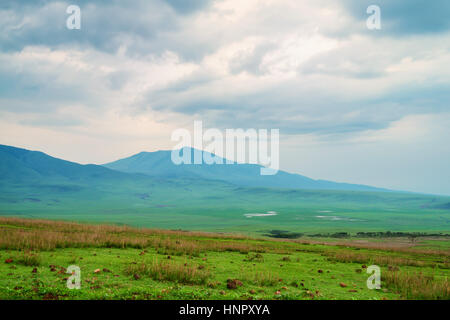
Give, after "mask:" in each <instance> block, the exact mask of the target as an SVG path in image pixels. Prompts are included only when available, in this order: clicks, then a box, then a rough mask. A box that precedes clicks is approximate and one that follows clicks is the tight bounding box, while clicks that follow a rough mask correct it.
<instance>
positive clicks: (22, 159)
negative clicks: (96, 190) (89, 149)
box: [0, 145, 126, 182]
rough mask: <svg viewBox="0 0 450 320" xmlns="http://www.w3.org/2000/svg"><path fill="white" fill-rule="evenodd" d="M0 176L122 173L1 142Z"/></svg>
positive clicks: (79, 176) (78, 178)
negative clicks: (5, 144)
mask: <svg viewBox="0 0 450 320" xmlns="http://www.w3.org/2000/svg"><path fill="white" fill-rule="evenodd" d="M0 176H1V177H2V180H3V181H4V180H11V181H14V182H19V181H39V180H42V179H46V180H49V179H50V180H57V179H63V180H66V181H72V182H77V181H83V180H91V179H95V178H97V179H114V178H116V179H120V178H123V177H124V176H126V175H124V174H123V173H120V172H117V171H113V170H110V169H108V168H105V167H102V166H98V165H92V164H91V165H81V164H78V163H75V162H70V161H65V160H61V159H57V158H54V157H51V156H49V155H47V154H45V153H43V152H39V151H30V150H26V149H20V148H15V147H10V146H4V145H0Z"/></svg>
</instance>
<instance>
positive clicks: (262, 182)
mask: <svg viewBox="0 0 450 320" xmlns="http://www.w3.org/2000/svg"><path fill="white" fill-rule="evenodd" d="M186 150H187V151H190V154H191V159H192V161H191V163H193V162H194V161H193V159H194V154H195V153H198V154H199V156H200V157H203V154H205V153H207V154H208V155H209V156H210V157H215V156H216V155H214V154H211V153H208V152H206V151H201V150H197V149H190V150H188V148H184V150H182V152H185V151H186ZM171 153H172V151H156V152H141V153H138V154H135V155H133V156H131V157H128V158H125V159H121V160H117V161H114V162H111V163H107V164H104V166H105V167H107V168H109V169H113V170H117V171H121V172H127V173H143V174H146V175H149V176H153V177H160V178H174V177H176V178H197V179H207V180H220V181H225V182H229V183H232V184H234V185H237V186H243V187H266V188H289V189H309V190H349V191H384V192H387V191H389V190H387V189H381V188H375V187H370V186H366V185H359V184H350V183H337V182H332V181H326V180H313V179H310V178H308V177H305V176H302V175H299V174H292V173H288V172H284V171H279V172H278V173H277V174H276V175H265V176H263V175H260V169H261V168H262V167H261V166H260V165H255V164H238V163H233V164H212V165H208V164H181V165H175V164H174V163H173V162H172V160H171ZM223 162H224V163H225V161H223Z"/></svg>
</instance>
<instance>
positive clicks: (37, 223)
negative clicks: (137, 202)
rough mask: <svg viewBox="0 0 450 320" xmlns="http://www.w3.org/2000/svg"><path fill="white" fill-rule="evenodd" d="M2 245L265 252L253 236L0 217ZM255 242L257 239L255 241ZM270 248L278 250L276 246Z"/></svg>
mask: <svg viewBox="0 0 450 320" xmlns="http://www.w3.org/2000/svg"><path fill="white" fill-rule="evenodd" d="M0 232H1V236H0V248H1V249H17V250H21V249H29V250H53V249H56V248H69V247H71V248H84V247H99V248H101V247H106V248H140V249H143V248H149V247H152V248H155V249H156V250H158V251H159V252H160V253H165V254H166V253H167V254H170V255H191V256H198V255H199V253H200V252H204V251H219V252H220V251H235V252H240V253H249V252H265V251H266V250H267V249H268V247H267V245H266V244H264V243H259V244H257V243H250V241H248V240H249V239H250V238H247V237H241V236H234V235H218V234H211V233H201V232H182V231H166V230H153V229H138V228H131V227H128V226H110V225H85V224H81V223H73V222H61V221H47V220H32V219H19V218H0ZM252 241H253V242H255V240H254V239H253V240H252ZM269 250H273V251H274V252H278V251H280V250H282V249H279V248H278V247H277V246H272V247H270V246H269Z"/></svg>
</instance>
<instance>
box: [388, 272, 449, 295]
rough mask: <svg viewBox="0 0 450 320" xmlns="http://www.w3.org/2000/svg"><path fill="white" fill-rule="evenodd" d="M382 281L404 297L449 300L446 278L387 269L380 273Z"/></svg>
mask: <svg viewBox="0 0 450 320" xmlns="http://www.w3.org/2000/svg"><path fill="white" fill-rule="evenodd" d="M382 281H383V282H382V283H384V284H386V286H388V287H390V288H392V289H394V290H395V291H396V292H397V293H399V294H400V295H401V296H402V297H403V298H405V299H419V300H450V285H449V282H448V279H447V278H441V279H436V278H435V277H434V276H428V275H423V274H422V273H404V272H396V271H394V272H391V271H387V272H384V273H383V274H382Z"/></svg>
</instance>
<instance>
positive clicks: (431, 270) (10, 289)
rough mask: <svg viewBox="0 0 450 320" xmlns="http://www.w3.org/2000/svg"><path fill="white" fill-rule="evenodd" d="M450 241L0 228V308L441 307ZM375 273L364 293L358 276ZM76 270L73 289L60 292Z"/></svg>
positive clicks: (449, 292)
mask: <svg viewBox="0 0 450 320" xmlns="http://www.w3.org/2000/svg"><path fill="white" fill-rule="evenodd" d="M449 243H450V239H444V238H439V239H433V238H426V239H424V240H422V239H417V240H416V241H415V242H414V243H412V242H409V241H407V240H405V239H384V240H382V241H381V240H379V239H378V240H374V239H358V240H356V241H355V240H352V241H348V240H345V241H336V240H334V241H331V240H328V239H320V240H318V239H304V238H301V239H297V240H273V239H266V238H251V237H248V236H241V235H236V234H215V233H202V232H183V231H163V230H156V229H137V228H132V227H128V226H109V225H87V224H79V223H69V222H60V221H47V220H33V219H18V218H0V299H376V300H381V299H447V300H448V299H450V286H449V282H448V276H449V275H450V269H449V268H450V258H449V256H450V250H449ZM372 264H376V265H379V266H380V268H381V276H382V287H381V289H380V290H370V289H368V288H367V285H366V281H367V278H368V277H369V275H368V274H367V273H366V267H367V266H370V265H372ZM70 265H77V266H79V267H80V269H81V289H80V290H76V289H73V290H70V289H68V288H67V287H66V283H67V279H68V277H69V276H70V274H67V271H66V270H67V268H68V267H69V266H70Z"/></svg>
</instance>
